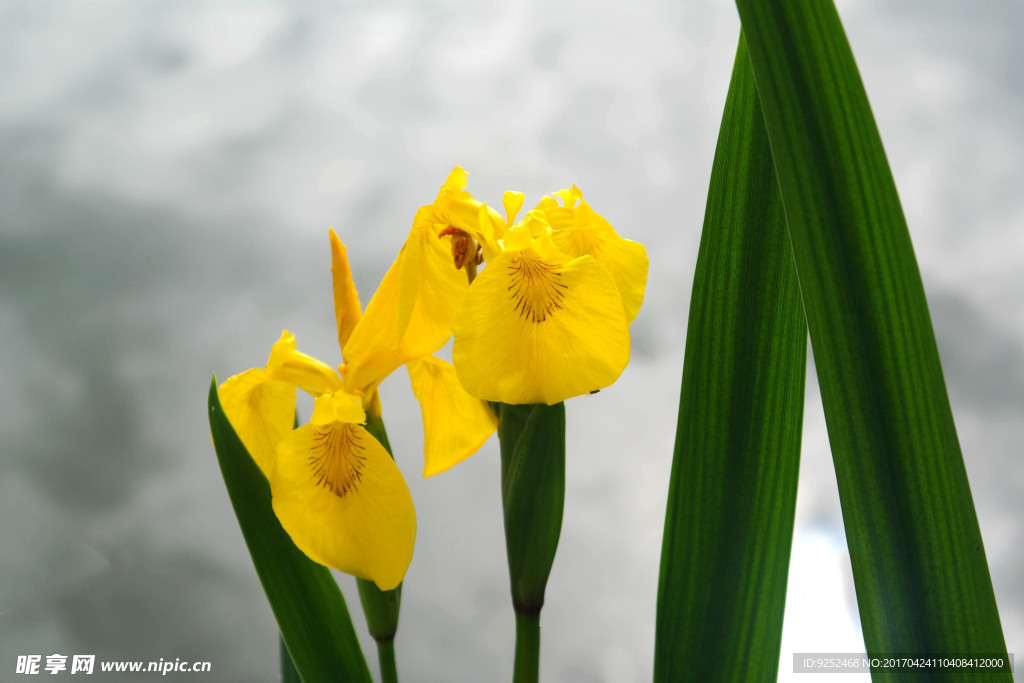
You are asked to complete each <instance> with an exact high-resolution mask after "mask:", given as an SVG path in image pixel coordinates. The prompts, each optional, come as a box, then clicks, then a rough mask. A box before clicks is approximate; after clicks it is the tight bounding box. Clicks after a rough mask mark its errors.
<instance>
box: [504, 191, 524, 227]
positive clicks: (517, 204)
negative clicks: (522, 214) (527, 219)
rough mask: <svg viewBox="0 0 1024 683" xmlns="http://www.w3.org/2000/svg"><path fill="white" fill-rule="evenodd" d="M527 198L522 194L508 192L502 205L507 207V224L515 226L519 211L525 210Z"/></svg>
mask: <svg viewBox="0 0 1024 683" xmlns="http://www.w3.org/2000/svg"><path fill="white" fill-rule="evenodd" d="M525 198H526V195H524V194H523V193H522V192H515V191H513V190H506V191H505V194H504V195H502V197H501V203H502V205H503V206H504V207H505V223H507V224H508V225H513V224H514V223H515V220H516V216H517V215H518V214H519V210H520V209H521V208H523V200H524V199H525Z"/></svg>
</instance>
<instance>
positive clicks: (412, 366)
mask: <svg viewBox="0 0 1024 683" xmlns="http://www.w3.org/2000/svg"><path fill="white" fill-rule="evenodd" d="M407 368H408V370H409V379H410V381H411V382H412V390H413V393H414V394H416V399H417V400H418V401H419V403H420V408H421V409H422V411H423V437H424V444H423V454H424V456H425V458H426V464H425V465H424V467H423V476H424V477H431V476H433V475H435V474H438V473H440V472H444V471H445V470H447V469H449V468H451V467H453V466H455V465H457V464H459V463H460V462H462V461H463V460H465V459H466V458H468V457H469V456H471V455H473V454H474V453H476V452H477V451H478V450H480V447H481V446H482V445H483V444H484V442H485V441H487V439H488V438H489V437H490V436H491V434H493V433H494V430H495V429H497V427H498V420H497V419H496V418H495V417H494V413H493V412H491V409H490V407H489V406H488V405H487V403H486V402H484V401H481V400H480V399H478V398H475V397H473V396H470V395H469V394H468V393H466V390H465V389H463V388H462V384H460V383H459V378H458V377H457V376H456V374H455V368H453V367H452V365H451V363H447V362H445V361H443V360H440V359H439V358H435V357H434V356H424V357H423V358H421V359H420V360H417V361H414V362H412V363H409V365H408V366H407Z"/></svg>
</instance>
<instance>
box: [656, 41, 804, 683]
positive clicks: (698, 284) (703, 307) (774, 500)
mask: <svg viewBox="0 0 1024 683" xmlns="http://www.w3.org/2000/svg"><path fill="white" fill-rule="evenodd" d="M806 353H807V328H806V326H805V324H804V318H803V311H802V309H801V306H800V294H799V290H798V288H797V282H796V275H795V272H794V270H793V257H792V255H791V252H790V247H789V237H788V235H787V234H786V223H785V217H784V214H783V208H782V201H781V198H780V197H779V192H778V184H777V182H776V178H775V168H774V166H773V165H772V158H771V151H770V149H769V146H768V136H767V135H766V133H765V130H764V122H763V118H762V116H761V109H760V106H759V104H758V100H757V90H756V87H755V85H754V77H753V73H752V71H751V69H750V62H749V60H748V57H747V50H746V45H745V43H744V42H743V39H742V37H741V38H740V44H739V50H738V51H737V55H736V64H735V67H734V69H733V75H732V83H731V84H730V88H729V94H728V97H727V98H726V102H725V112H724V114H723V116H722V127H721V130H720V132H719V136H718V148H717V150H716V152H715V161H714V165H713V167H712V170H711V188H710V191H709V193H708V203H707V211H706V213H705V217H704V231H703V234H702V235H701V241H700V250H699V253H698V255H697V267H696V272H695V275H694V282H693V294H692V297H691V302H690V318H689V325H688V328H687V335H686V353H685V358H684V364H683V381H682V389H681V392H680V399H679V421H678V424H677V427H676V445H675V454H674V456H673V462H672V478H671V482H670V487H669V499H668V509H667V512H666V517H665V536H664V540H663V544H662V555H661V579H660V583H659V586H658V617H657V631H656V636H655V654H654V680H655V681H659V682H661V681H665V682H666V683H667V682H675V681H684V680H692V681H743V682H746V681H769V680H774V679H775V676H776V674H777V673H778V670H779V645H780V640H781V637H782V617H783V610H784V607H785V602H786V578H787V573H788V569H789V554H790V545H791V542H792V538H793V517H794V510H795V506H796V488H797V476H798V471H799V462H800V435H801V422H802V419H803V398H804V373H805V368H806Z"/></svg>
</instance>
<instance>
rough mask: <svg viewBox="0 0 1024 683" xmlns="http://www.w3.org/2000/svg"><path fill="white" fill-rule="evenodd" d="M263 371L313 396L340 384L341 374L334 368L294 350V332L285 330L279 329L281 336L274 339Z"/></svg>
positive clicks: (328, 391) (324, 392)
mask: <svg viewBox="0 0 1024 683" xmlns="http://www.w3.org/2000/svg"><path fill="white" fill-rule="evenodd" d="M267 372H268V373H269V374H270V377H271V379H275V380H278V381H282V382H290V383H291V384H294V385H295V386H297V387H298V388H299V389H302V390H303V391H305V392H307V393H309V394H312V395H313V396H318V395H319V394H326V393H330V392H333V391H340V390H341V388H342V384H341V378H340V377H338V373H336V372H335V371H334V368H332V367H331V366H330V365H327V364H326V363H324V362H323V361H319V360H317V359H316V358H313V357H312V356H307V355H306V354H304V353H302V352H301V351H296V350H295V335H293V334H292V333H291V332H289V331H288V330H284V331H283V332H281V338H280V339H278V340H277V341H276V342H274V348H273V350H271V352H270V359H269V360H268V361H267Z"/></svg>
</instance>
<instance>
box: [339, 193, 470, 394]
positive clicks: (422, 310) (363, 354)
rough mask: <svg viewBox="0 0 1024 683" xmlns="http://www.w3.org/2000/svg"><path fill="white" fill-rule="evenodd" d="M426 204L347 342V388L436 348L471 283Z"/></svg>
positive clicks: (367, 383) (361, 386)
mask: <svg viewBox="0 0 1024 683" xmlns="http://www.w3.org/2000/svg"><path fill="white" fill-rule="evenodd" d="M445 227H447V225H442V224H440V223H434V222H433V219H432V213H431V212H430V211H429V210H428V207H424V208H423V209H420V211H418V212H417V214H416V219H415V220H414V221H413V228H412V231H411V232H410V234H409V237H408V239H407V240H406V242H405V246H403V247H402V251H401V252H400V253H399V254H398V258H396V259H395V262H394V263H393V264H392V265H391V268H390V269H389V270H388V272H387V274H386V275H385V276H384V281H383V282H381V284H380V287H378V288H377V291H376V292H375V293H374V295H373V298H371V299H370V303H369V304H367V306H366V311H365V312H364V313H363V317H362V319H361V320H360V321H359V324H357V325H356V326H355V329H353V331H352V336H351V337H349V339H348V342H347V343H346V344H345V348H344V350H343V355H344V357H345V361H346V369H345V388H346V389H348V390H349V391H350V392H355V391H365V390H366V389H367V388H368V387H373V386H375V385H376V384H377V383H379V382H380V381H381V380H383V379H384V378H385V377H386V376H387V375H389V374H391V373H392V372H393V371H394V370H395V369H397V368H398V367H399V366H400V365H403V364H405V363H407V362H409V361H410V360H414V359H416V358H419V357H420V356H424V355H426V354H429V353H433V352H434V351H437V350H438V349H439V348H441V347H442V346H444V345H445V344H446V343H447V342H448V339H449V338H450V337H451V335H452V329H453V327H454V318H455V307H456V306H457V305H458V304H459V303H460V302H461V301H462V297H463V296H464V295H465V293H466V291H467V290H468V288H469V281H468V280H467V279H466V274H465V273H464V272H463V271H461V270H457V269H456V268H455V265H454V263H453V261H452V255H451V247H450V242H449V241H448V240H447V239H440V238H439V237H438V234H439V233H440V232H441V230H443V229H444V228H445Z"/></svg>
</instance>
